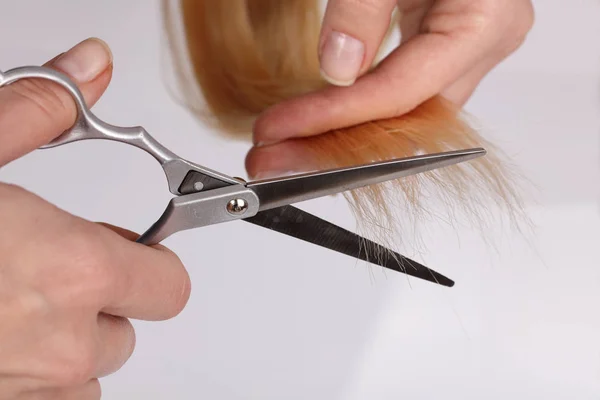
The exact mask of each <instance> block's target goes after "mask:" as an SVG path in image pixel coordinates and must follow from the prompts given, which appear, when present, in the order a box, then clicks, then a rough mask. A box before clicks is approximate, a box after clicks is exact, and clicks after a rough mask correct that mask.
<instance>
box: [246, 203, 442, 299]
mask: <svg viewBox="0 0 600 400" xmlns="http://www.w3.org/2000/svg"><path fill="white" fill-rule="evenodd" d="M244 221H247V222H250V223H253V224H256V225H259V226H262V227H264V228H267V229H271V230H274V231H277V232H279V233H283V234H286V235H289V236H292V237H295V238H297V239H301V240H304V241H306V242H310V243H313V244H316V245H319V246H322V247H325V248H328V249H330V250H334V251H337V252H339V253H343V254H346V255H348V256H350V257H354V258H358V259H360V260H363V261H367V262H369V263H372V264H377V265H380V266H382V267H384V268H388V269H391V270H394V271H398V272H401V273H404V274H407V275H410V276H414V277H416V278H420V279H424V280H426V281H429V282H433V283H437V284H440V285H443V286H448V287H452V286H454V281H452V280H451V279H449V278H447V277H445V276H444V275H442V274H440V273H438V272H435V271H434V270H432V269H429V268H427V267H426V266H424V265H422V264H420V263H418V262H416V261H413V260H411V259H409V258H407V257H405V256H403V255H401V254H398V253H396V252H393V251H392V250H389V249H387V248H385V247H383V246H381V245H379V244H377V243H375V242H372V241H370V240H368V239H365V238H363V237H361V236H359V235H357V234H355V233H352V232H350V231H348V230H346V229H344V228H341V227H339V226H337V225H334V224H332V223H330V222H327V221H325V220H323V219H321V218H319V217H316V216H314V215H312V214H310V213H307V212H306V211H303V210H300V209H298V208H296V207H292V206H283V207H278V208H274V209H270V210H267V211H262V212H259V213H258V214H256V215H255V216H253V217H250V218H246V219H244Z"/></svg>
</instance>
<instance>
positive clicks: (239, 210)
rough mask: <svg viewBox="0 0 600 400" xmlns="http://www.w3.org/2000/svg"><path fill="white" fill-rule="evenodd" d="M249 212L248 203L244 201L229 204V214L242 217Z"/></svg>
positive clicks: (234, 201) (233, 201) (230, 201)
mask: <svg viewBox="0 0 600 400" xmlns="http://www.w3.org/2000/svg"><path fill="white" fill-rule="evenodd" d="M246 210H248V202H247V201H246V200H244V199H233V200H229V203H227V212H229V214H233V215H241V214H243V213H245V212H246Z"/></svg>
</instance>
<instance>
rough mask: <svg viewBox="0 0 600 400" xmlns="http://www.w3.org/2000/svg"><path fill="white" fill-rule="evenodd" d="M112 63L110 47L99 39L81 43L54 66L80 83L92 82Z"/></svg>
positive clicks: (60, 58) (61, 57)
mask: <svg viewBox="0 0 600 400" xmlns="http://www.w3.org/2000/svg"><path fill="white" fill-rule="evenodd" d="M110 63H112V53H111V51H110V48H109V47H108V45H107V44H106V43H105V42H104V41H102V40H100V39H97V38H91V39H87V40H84V41H83V42H81V43H79V44H78V45H76V46H75V47H73V48H72V49H71V50H69V51H67V52H66V53H65V54H63V55H62V56H60V57H59V58H58V59H57V60H56V61H55V62H54V66H55V67H56V68H58V69H60V70H61V71H63V72H64V73H66V74H68V75H69V76H71V78H73V79H75V80H76V81H77V82H79V83H84V82H90V81H92V80H94V79H95V78H96V77H97V76H98V75H100V73H102V72H104V70H106V68H107V67H108V66H109V65H110Z"/></svg>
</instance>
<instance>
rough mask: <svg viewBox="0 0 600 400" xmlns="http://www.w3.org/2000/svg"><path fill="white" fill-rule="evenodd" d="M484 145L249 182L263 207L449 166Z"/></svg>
mask: <svg viewBox="0 0 600 400" xmlns="http://www.w3.org/2000/svg"><path fill="white" fill-rule="evenodd" d="M485 153H486V151H485V150H484V149H482V148H475V149H469V150H458V151H450V152H445V153H437V154H428V155H421V156H415V157H408V158H401V159H394V160H389V161H383V162H376V163H371V164H365V165H359V166H354V167H348V168H339V169H332V170H327V171H319V172H314V173H307V174H300V175H292V176H287V177H281V178H275V179H268V180H260V181H254V182H249V183H248V184H246V187H248V188H250V189H252V190H254V192H255V193H256V194H257V195H258V198H259V199H260V211H264V210H269V209H271V208H276V207H281V206H284V205H288V204H294V203H299V202H301V201H305V200H310V199H315V198H318V197H323V196H328V195H332V194H336V193H341V192H345V191H347V190H352V189H357V188H360V187H364V186H369V185H374V184H377V183H382V182H387V181H391V180H394V179H399V178H403V177H406V176H409V175H415V174H419V173H422V172H427V171H431V170H434V169H437V168H442V167H447V166H450V165H454V164H458V163H461V162H464V161H468V160H472V159H474V158H477V157H481V156H483V155H485Z"/></svg>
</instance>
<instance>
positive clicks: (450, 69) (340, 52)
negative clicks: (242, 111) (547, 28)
mask: <svg viewBox="0 0 600 400" xmlns="http://www.w3.org/2000/svg"><path fill="white" fill-rule="evenodd" d="M396 6H397V7H398V11H399V14H400V17H399V18H400V20H399V25H400V31H401V35H402V40H401V44H400V45H399V46H398V47H397V48H396V49H394V50H393V51H392V52H391V53H390V54H389V55H388V56H387V57H386V58H385V59H384V60H383V61H382V62H381V63H380V64H379V65H377V67H376V68H375V69H374V70H373V71H372V72H369V69H370V68H371V67H372V66H373V64H374V60H375V58H376V55H377V54H378V51H379V49H380V46H381V45H382V42H383V41H384V38H385V37H386V32H387V31H388V28H389V26H390V21H391V19H392V12H393V11H394V8H395V7H396ZM533 14H534V13H533V7H532V4H531V1H530V0H511V1H497V0H437V1H434V0H399V1H396V0H329V1H328V4H327V9H326V12H325V16H324V20H323V25H322V28H321V33H320V39H319V43H318V55H319V63H320V70H321V75H322V76H323V78H324V79H325V80H327V81H328V82H329V83H331V84H332V85H333V86H328V87H326V88H323V89H321V90H317V91H314V92H310V93H307V94H304V95H301V96H297V97H292V98H290V99H288V100H286V101H283V102H281V103H279V104H276V105H274V106H273V107H271V108H270V109H268V110H267V111H266V112H264V113H263V114H262V115H260V116H259V117H258V120H257V121H256V124H255V129H254V142H255V143H271V142H279V141H282V140H284V139H289V138H293V137H302V136H311V135H315V134H319V133H322V132H326V131H329V130H332V129H338V128H343V127H347V126H352V125H356V124H360V123H364V122H367V121H372V120H379V119H384V118H391V117H397V116H400V115H404V114H406V113H407V112H409V111H411V110H413V109H414V108H416V107H417V106H419V105H420V104H422V103H424V102H425V101H426V100H428V99H430V98H431V97H433V96H435V95H442V96H443V97H445V98H446V99H448V100H450V101H452V102H453V103H455V104H457V105H462V104H463V103H464V102H466V100H467V99H468V98H469V97H470V96H471V94H472V93H473V91H474V90H475V88H476V87H477V85H478V84H479V82H480V81H481V80H482V79H483V78H484V76H485V75H486V74H487V73H488V72H489V71H490V70H492V69H493V68H494V67H495V66H496V65H497V64H498V63H500V62H501V61H502V60H504V59H505V58H506V57H507V56H508V55H510V54H511V53H512V52H513V51H515V50H516V49H517V48H518V47H519V46H520V44H521V43H522V42H523V40H524V39H525V37H526V35H527V33H528V32H529V30H530V29H531V27H532V23H533ZM315 51H316V50H315Z"/></svg>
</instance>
